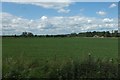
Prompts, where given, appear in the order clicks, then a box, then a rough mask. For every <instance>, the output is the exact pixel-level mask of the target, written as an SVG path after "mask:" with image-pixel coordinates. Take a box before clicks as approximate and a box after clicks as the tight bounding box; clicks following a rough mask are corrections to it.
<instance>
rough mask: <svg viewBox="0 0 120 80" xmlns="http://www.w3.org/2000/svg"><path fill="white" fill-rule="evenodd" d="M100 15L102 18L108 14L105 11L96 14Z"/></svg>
mask: <svg viewBox="0 0 120 80" xmlns="http://www.w3.org/2000/svg"><path fill="white" fill-rule="evenodd" d="M96 13H97V14H98V15H100V16H105V15H106V14H107V13H106V12H104V11H98V12H96Z"/></svg>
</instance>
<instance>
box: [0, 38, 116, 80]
mask: <svg viewBox="0 0 120 80" xmlns="http://www.w3.org/2000/svg"><path fill="white" fill-rule="evenodd" d="M88 54H91V55H92V58H91V56H88ZM2 57H3V58H2V59H3V60H2V62H3V66H2V67H3V68H2V70H3V72H2V76H3V78H16V79H18V78H19V79H21V78H74V79H75V78H91V77H92V78H108V77H109V78H116V77H117V67H118V65H117V64H118V61H117V60H118V59H117V57H118V39H117V38H78V37H73V38H35V37H33V38H32V37H31V38H22V37H21V38H10V37H9V38H3V39H2ZM93 57H94V58H93ZM100 58H101V59H100ZM111 58H113V60H112V59H111ZM116 62H117V63H116ZM99 66H102V67H99ZM76 70H77V72H76ZM106 71H107V72H106ZM86 73H87V74H86ZM92 74H94V75H92ZM74 79H73V80H74ZM61 80H62V79H61Z"/></svg>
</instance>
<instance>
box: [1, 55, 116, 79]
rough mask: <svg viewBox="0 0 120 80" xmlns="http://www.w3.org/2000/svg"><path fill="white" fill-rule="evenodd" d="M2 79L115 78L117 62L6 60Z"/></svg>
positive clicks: (92, 58) (91, 57) (93, 60)
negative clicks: (42, 63)
mask: <svg viewBox="0 0 120 80" xmlns="http://www.w3.org/2000/svg"><path fill="white" fill-rule="evenodd" d="M2 76H3V78H15V79H22V78H27V79H29V78H46V79H53V78H55V79H59V80H81V79H83V78H117V77H118V61H117V60H115V59H114V60H113V59H106V60H105V59H95V58H94V57H93V56H91V55H88V57H87V58H86V59H85V60H83V61H80V60H73V59H72V58H70V59H68V60H67V61H64V62H62V63H58V62H57V59H56V60H49V61H46V62H44V65H41V63H39V62H38V61H27V60H21V58H18V59H13V58H7V59H6V60H5V61H3V75H2Z"/></svg>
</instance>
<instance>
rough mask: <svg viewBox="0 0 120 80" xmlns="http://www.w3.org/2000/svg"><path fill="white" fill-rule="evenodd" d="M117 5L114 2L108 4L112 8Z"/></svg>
mask: <svg viewBox="0 0 120 80" xmlns="http://www.w3.org/2000/svg"><path fill="white" fill-rule="evenodd" d="M116 6H117V5H116V4H115V3H113V4H111V5H110V6H109V8H114V7H116Z"/></svg>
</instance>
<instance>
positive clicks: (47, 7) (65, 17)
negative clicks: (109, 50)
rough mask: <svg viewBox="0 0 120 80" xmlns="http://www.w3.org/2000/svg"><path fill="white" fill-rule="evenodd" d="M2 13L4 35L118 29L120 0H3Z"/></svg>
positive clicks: (0, 12) (0, 19)
mask: <svg viewBox="0 0 120 80" xmlns="http://www.w3.org/2000/svg"><path fill="white" fill-rule="evenodd" d="M0 14H1V15H2V18H0V21H2V29H1V30H2V34H3V35H14V34H18V35H19V34H21V33H22V32H24V31H27V32H32V33H33V34H41V35H43V34H69V33H79V32H87V31H108V30H109V31H112V30H117V29H118V23H117V22H118V20H117V19H118V3H117V2H69V1H67V2H2V11H0ZM1 30H0V31H1Z"/></svg>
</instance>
